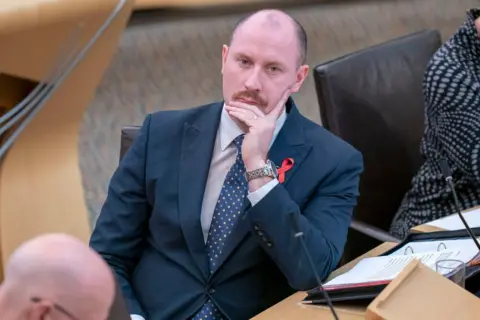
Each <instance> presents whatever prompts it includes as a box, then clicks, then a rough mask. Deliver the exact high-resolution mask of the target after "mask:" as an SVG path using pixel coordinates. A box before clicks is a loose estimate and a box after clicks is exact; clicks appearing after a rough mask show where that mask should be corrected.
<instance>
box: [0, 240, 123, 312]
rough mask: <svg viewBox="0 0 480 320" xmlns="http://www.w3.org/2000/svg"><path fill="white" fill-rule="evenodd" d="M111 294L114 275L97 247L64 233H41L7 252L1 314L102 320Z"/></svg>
mask: <svg viewBox="0 0 480 320" xmlns="http://www.w3.org/2000/svg"><path fill="white" fill-rule="evenodd" d="M114 294H115V282H114V278H113V274H112V272H111V271H110V268H109V267H108V265H107V264H106V263H105V262H104V260H103V259H102V258H101V257H100V256H99V255H98V254H97V253H96V252H94V251H93V250H91V249H90V248H89V247H88V246H86V245H85V244H84V243H82V242H81V241H79V240H78V239H76V238H73V237H71V236H68V235H64V234H49V235H42V236H39V237H36V238H34V239H31V240H29V241H27V242H25V243H24V244H22V245H21V246H20V247H19V248H18V249H17V250H16V251H15V252H14V253H13V254H12V256H11V257H10V260H9V261H8V264H7V267H6V270H5V280H4V282H3V283H2V285H1V286H0V319H2V320H3V319H5V320H6V319H8V320H37V319H74V320H105V319H107V317H108V313H109V310H110V307H111V305H112V303H113V299H114Z"/></svg>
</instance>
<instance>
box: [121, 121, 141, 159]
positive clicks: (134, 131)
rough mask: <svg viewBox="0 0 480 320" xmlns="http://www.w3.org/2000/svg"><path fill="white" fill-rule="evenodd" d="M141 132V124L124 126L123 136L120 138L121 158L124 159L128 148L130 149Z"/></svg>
mask: <svg viewBox="0 0 480 320" xmlns="http://www.w3.org/2000/svg"><path fill="white" fill-rule="evenodd" d="M139 132H140V126H126V127H123V128H122V136H121V138H120V160H122V158H123V156H124V155H125V154H126V153H127V151H128V149H130V147H131V146H132V144H133V141H135V139H136V138H137V136H138V133H139Z"/></svg>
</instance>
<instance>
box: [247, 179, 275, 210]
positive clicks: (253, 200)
mask: <svg viewBox="0 0 480 320" xmlns="http://www.w3.org/2000/svg"><path fill="white" fill-rule="evenodd" d="M277 184H278V180H277V179H273V180H272V181H270V182H269V183H267V184H265V185H264V186H262V187H261V188H260V189H257V190H255V191H254V192H249V193H248V195H247V197H248V200H250V204H251V205H252V207H253V206H254V205H256V204H257V203H259V202H260V200H262V199H263V198H264V197H265V196H266V195H267V194H268V193H269V192H270V191H271V190H272V189H273V188H275V186H276V185H277Z"/></svg>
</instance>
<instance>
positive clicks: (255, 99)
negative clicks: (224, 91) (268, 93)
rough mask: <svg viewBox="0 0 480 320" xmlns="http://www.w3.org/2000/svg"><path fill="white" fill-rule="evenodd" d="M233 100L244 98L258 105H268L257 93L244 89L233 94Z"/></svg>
mask: <svg viewBox="0 0 480 320" xmlns="http://www.w3.org/2000/svg"><path fill="white" fill-rule="evenodd" d="M232 99H233V100H239V99H244V100H248V101H252V102H254V103H255V104H257V105H258V106H260V107H265V106H267V105H268V103H267V101H265V99H263V98H262V97H260V95H259V94H257V93H256V92H251V91H244V92H239V93H236V94H234V95H233V97H232Z"/></svg>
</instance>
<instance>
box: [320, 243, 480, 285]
mask: <svg viewBox="0 0 480 320" xmlns="http://www.w3.org/2000/svg"><path fill="white" fill-rule="evenodd" d="M477 254H478V249H477V247H476V246H475V244H474V243H473V240H471V239H459V240H443V241H418V242H417V241H416V242H412V243H409V244H407V245H405V246H403V247H401V248H399V249H398V250H397V251H395V252H394V253H392V254H390V255H388V256H381V257H372V258H365V259H363V260H361V261H360V262H359V263H357V265H356V266H355V267H353V268H352V269H351V270H350V271H348V272H346V273H344V274H342V275H340V276H338V277H336V278H334V279H332V280H331V281H329V282H327V283H325V285H324V287H325V289H327V290H328V289H329V288H332V287H334V286H342V285H352V284H353V285H354V284H360V283H370V282H381V281H390V280H393V279H394V278H395V277H396V276H397V275H398V274H399V273H400V272H402V270H403V269H404V268H405V267H406V266H407V265H408V264H409V263H410V262H411V261H412V260H413V259H418V260H421V261H422V263H423V264H425V265H426V266H428V267H430V268H431V269H432V270H436V267H435V265H436V262H437V261H438V260H445V259H455V260H461V261H463V262H464V263H468V262H470V261H471V260H472V259H473V258H475V257H476V256H477Z"/></svg>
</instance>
